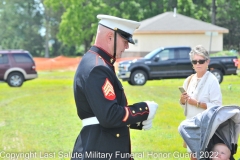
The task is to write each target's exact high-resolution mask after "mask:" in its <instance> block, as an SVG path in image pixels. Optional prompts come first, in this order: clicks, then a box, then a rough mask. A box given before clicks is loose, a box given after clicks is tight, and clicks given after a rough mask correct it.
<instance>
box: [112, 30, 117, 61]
mask: <svg viewBox="0 0 240 160" xmlns="http://www.w3.org/2000/svg"><path fill="white" fill-rule="evenodd" d="M116 48H117V31H116V30H114V53H113V58H115V59H116Z"/></svg>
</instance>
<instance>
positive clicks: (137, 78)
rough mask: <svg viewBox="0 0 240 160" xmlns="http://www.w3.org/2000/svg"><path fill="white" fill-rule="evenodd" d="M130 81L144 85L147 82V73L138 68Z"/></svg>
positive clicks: (133, 83)
mask: <svg viewBox="0 0 240 160" xmlns="http://www.w3.org/2000/svg"><path fill="white" fill-rule="evenodd" d="M130 81H131V84H132V85H139V86H141V85H144V84H145V83H146V82H147V74H146V72H144V71H142V70H136V71H134V72H133V73H132V74H131V78H130Z"/></svg>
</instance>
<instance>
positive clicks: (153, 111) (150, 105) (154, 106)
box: [145, 101, 158, 120]
mask: <svg viewBox="0 0 240 160" xmlns="http://www.w3.org/2000/svg"><path fill="white" fill-rule="evenodd" d="M145 103H147V105H148V108H149V114H148V118H147V120H149V119H153V118H154V116H155V114H156V111H157V108H158V104H157V103H155V102H154V101H145Z"/></svg>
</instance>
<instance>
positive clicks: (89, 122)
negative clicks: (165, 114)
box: [71, 15, 157, 160]
mask: <svg viewBox="0 0 240 160" xmlns="http://www.w3.org/2000/svg"><path fill="white" fill-rule="evenodd" d="M98 18H100V19H101V21H100V22H99V25H102V26H104V27H107V28H109V29H114V30H115V31H114V32H115V39H116V33H117V34H120V35H121V36H123V38H125V39H127V40H128V42H130V43H134V42H133V40H132V35H131V33H127V32H125V31H124V30H128V29H129V28H130V29H131V30H132V32H133V31H134V30H135V28H136V27H138V26H139V24H138V23H135V21H130V20H125V19H119V18H117V17H112V16H107V15H102V16H98ZM115 21H116V22H115ZM123 22H124V24H121V23H123ZM128 23H130V24H128ZM132 23H134V24H132ZM115 26H116V27H115ZM113 27H114V28H113ZM119 27H120V28H119ZM121 28H122V29H121ZM114 47H115V49H114V51H116V47H117V46H116V40H115V45H114ZM115 60H116V59H115V54H114V55H111V54H110V53H108V52H107V51H105V50H104V49H103V48H101V47H99V46H96V45H94V46H92V47H91V48H90V49H89V51H88V52H87V53H85V55H84V56H83V58H82V60H81V62H80V64H79V66H78V68H77V71H76V74H75V78H74V97H75V102H76V107H77V113H78V116H79V118H80V119H81V120H82V122H83V128H82V130H81V131H80V134H79V136H78V137H77V139H76V142H75V145H74V149H73V152H72V157H71V159H72V160H76V159H78V160H79V159H81V160H84V159H94V160H96V159H101V160H103V159H111V160H113V159H114V160H117V159H121V160H129V159H132V156H131V142H130V130H129V129H139V130H141V129H142V128H143V126H144V124H146V125H148V124H149V123H150V122H152V121H150V120H148V118H149V113H150V112H152V114H155V113H154V112H156V109H155V110H154V109H152V111H150V107H149V102H139V103H135V104H133V105H128V103H127V98H126V96H125V93H124V89H123V86H122V84H121V82H120V81H119V80H118V78H117V76H116V73H115V70H114V65H113V64H114V62H115ZM151 105H153V104H151ZM154 105H155V106H154V107H155V108H157V104H156V103H155V104H154ZM143 122H145V123H143Z"/></svg>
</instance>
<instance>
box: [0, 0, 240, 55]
mask: <svg viewBox="0 0 240 160" xmlns="http://www.w3.org/2000/svg"><path fill="white" fill-rule="evenodd" d="M174 8H177V12H178V13H180V14H182V15H185V16H188V17H192V18H195V19H198V20H202V21H204V22H208V23H212V24H215V25H218V26H221V27H224V28H227V29H229V33H228V34H224V42H223V43H224V44H223V45H224V49H225V50H230V49H234V50H238V51H239V50H240V1H239V0H237V1H236V0H204V1H202V0H127V1H123V0H114V1H113V0H11V1H9V0H0V49H24V50H28V51H30V52H31V53H32V55H33V56H38V57H55V56H58V55H65V56H79V55H82V54H83V53H84V52H86V51H87V50H88V48H89V47H90V46H91V45H92V44H93V42H94V39H95V34H96V29H97V25H98V20H97V18H96V16H97V15H98V14H109V15H113V16H118V17H122V18H127V19H131V20H136V21H142V20H144V19H147V18H151V17H153V16H156V15H158V14H161V13H164V12H167V11H173V10H174Z"/></svg>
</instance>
